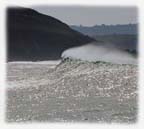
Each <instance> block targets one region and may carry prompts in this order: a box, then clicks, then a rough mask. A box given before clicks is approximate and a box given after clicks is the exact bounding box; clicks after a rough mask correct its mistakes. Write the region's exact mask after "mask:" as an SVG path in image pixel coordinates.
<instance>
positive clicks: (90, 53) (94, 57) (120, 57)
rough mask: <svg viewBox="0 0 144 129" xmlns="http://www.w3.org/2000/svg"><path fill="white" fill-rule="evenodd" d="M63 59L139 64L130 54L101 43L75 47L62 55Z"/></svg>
mask: <svg viewBox="0 0 144 129" xmlns="http://www.w3.org/2000/svg"><path fill="white" fill-rule="evenodd" d="M62 57H63V58H72V59H81V60H84V61H91V62H96V61H104V62H110V63H115V64H137V59H136V58H135V57H133V56H132V55H131V54H130V53H128V52H126V51H124V50H121V49H119V48H117V47H116V46H114V45H112V44H109V43H105V44H102V43H101V42H99V43H95V42H92V43H90V44H87V45H84V46H79V47H74V48H70V49H67V50H65V51H64V52H63V53H62Z"/></svg>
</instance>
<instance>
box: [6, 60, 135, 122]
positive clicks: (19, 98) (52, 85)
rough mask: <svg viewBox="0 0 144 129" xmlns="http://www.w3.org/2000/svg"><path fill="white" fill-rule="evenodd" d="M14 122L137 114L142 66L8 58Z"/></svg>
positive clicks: (10, 113) (119, 119)
mask: <svg viewBox="0 0 144 129" xmlns="http://www.w3.org/2000/svg"><path fill="white" fill-rule="evenodd" d="M7 68H8V73H7V84H8V87H7V121H9V122H28V121H29V122H32V121H37V122H40V121H41V122H45V121H50V122H56V121H58V122H63V121H70V122H100V123H101V122H102V123H103V122H122V123H123V122H124V123H133V122H135V121H136V119H137V66H136V65H119V64H110V63H89V62H81V61H64V62H62V63H60V64H59V65H55V64H47V63H42V64H41V63H35V64H33V63H29V64H27V63H8V64H7Z"/></svg>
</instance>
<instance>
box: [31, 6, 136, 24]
mask: <svg viewBox="0 0 144 129" xmlns="http://www.w3.org/2000/svg"><path fill="white" fill-rule="evenodd" d="M32 8H33V9H35V10H37V11H39V12H41V13H44V14H47V15H50V16H53V17H55V18H57V19H59V20H61V21H63V22H64V23H67V24H68V25H80V24H81V25H84V26H93V25H100V24H128V23H137V8H136V7H103V6H102V7H99V6H97V7H83V6H33V7H32Z"/></svg>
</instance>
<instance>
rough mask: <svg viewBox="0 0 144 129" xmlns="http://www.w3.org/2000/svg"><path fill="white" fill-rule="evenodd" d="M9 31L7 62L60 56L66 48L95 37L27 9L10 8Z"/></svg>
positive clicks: (57, 57)
mask: <svg viewBox="0 0 144 129" xmlns="http://www.w3.org/2000/svg"><path fill="white" fill-rule="evenodd" d="M7 32H8V54H7V55H8V59H7V60H8V61H17V60H20V61H24V60H25V61H26V60H31V61H37V60H49V59H50V60H54V59H59V58H60V56H61V53H62V52H63V51H64V50H65V49H67V48H70V47H73V46H79V45H83V44H86V43H88V42H91V41H93V40H94V39H92V38H89V37H88V36H84V35H83V34H81V33H79V32H77V31H75V30H72V29H71V28H70V27H69V26H68V25H66V24H65V23H63V22H61V21H59V20H57V19H55V18H53V17H51V16H47V15H43V14H40V13H38V12H37V11H35V10H32V9H27V8H8V10H7Z"/></svg>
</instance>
